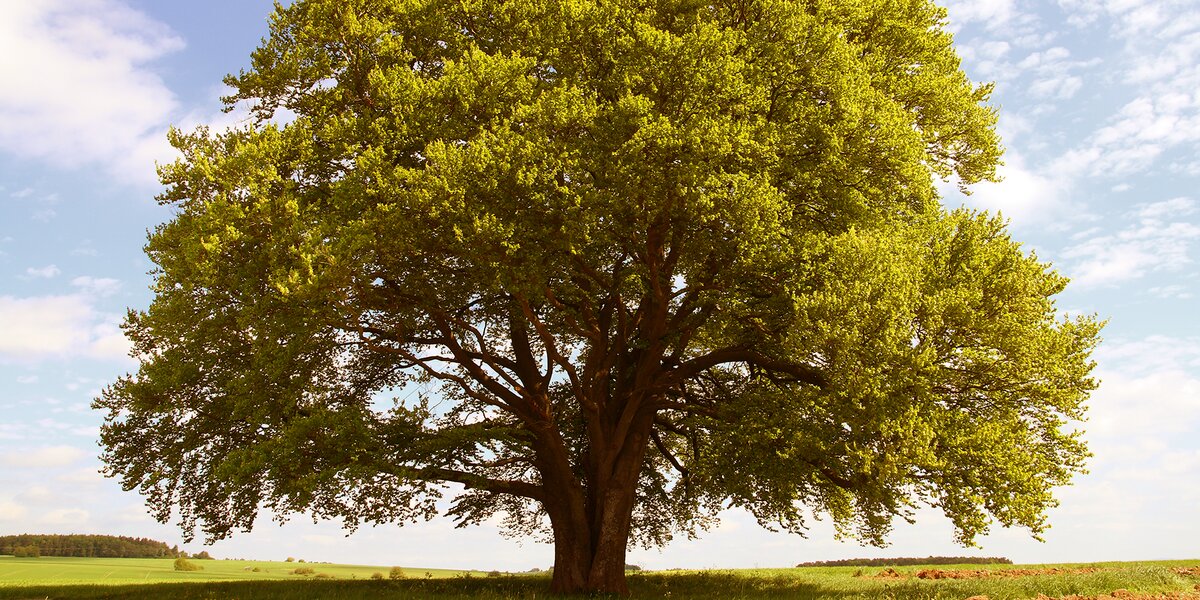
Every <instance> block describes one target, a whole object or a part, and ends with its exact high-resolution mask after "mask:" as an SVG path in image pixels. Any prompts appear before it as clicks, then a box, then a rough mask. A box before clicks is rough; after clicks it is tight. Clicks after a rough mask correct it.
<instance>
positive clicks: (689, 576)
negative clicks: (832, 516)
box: [0, 557, 1200, 600]
mask: <svg viewBox="0 0 1200 600" xmlns="http://www.w3.org/2000/svg"><path fill="white" fill-rule="evenodd" d="M195 562H197V563H198V564H201V565H202V566H203V567H204V570H203V571H195V572H179V571H175V570H174V569H173V567H172V561H171V560H170V559H98V558H94V559H87V558H47V557H43V558H30V559H26V558H13V557H0V599H9V598H11V599H16V598H20V599H34V598H38V599H41V598H128V599H150V598H170V599H171V600H191V599H201V598H205V599H207V598H213V599H215V598H236V599H245V600H252V599H271V600H300V599H307V598H346V599H358V598H362V599H364V600H365V599H367V598H397V599H399V598H405V599H416V598H436V599H444V600H457V599H463V600H466V599H472V600H493V599H496V600H498V599H501V598H521V599H530V600H532V599H536V598H546V597H547V588H548V584H549V582H548V580H547V578H546V576H545V575H541V576H534V575H507V574H505V575H501V576H499V577H496V576H495V574H492V575H493V576H491V577H489V576H487V575H488V574H487V573H485V572H480V571H473V572H470V573H467V572H462V571H446V570H438V569H409V568H406V569H405V574H406V576H407V577H406V579H404V580H400V581H390V580H384V581H377V580H372V579H371V576H372V574H373V573H382V574H383V575H384V576H387V574H388V572H389V570H390V567H379V566H362V565H329V564H319V563H283V562H266V561H234V560H230V561H225V560H216V561H195ZM298 567H310V568H312V569H313V570H314V575H293V574H291V571H292V570H294V569H296V568H298ZM255 568H257V569H258V571H254V569H255ZM629 585H630V588H631V590H632V592H633V597H634V598H670V599H671V600H680V599H691V598H694V599H702V598H703V599H708V598H712V599H717V598H721V599H725V598H729V599H745V600H755V599H759V598H763V599H766V598H771V599H783V598H789V599H791V598H795V599H799V600H809V599H811V600H816V599H829V600H853V599H874V598H886V599H892V600H908V599H921V600H926V599H928V600H933V599H939V600H940V599H947V600H949V599H954V600H966V599H968V598H976V599H977V600H978V598H979V597H981V596H986V597H987V598H988V599H989V600H1016V599H1024V598H1043V599H1045V598H1055V599H1058V598H1065V599H1068V600H1082V599H1084V598H1087V599H1093V598H1095V599H1107V598H1121V599H1145V600H1149V599H1156V600H1164V599H1173V600H1175V599H1177V600H1185V599H1186V600H1200V560H1191V561H1169V562H1142V563H1098V564H1087V565H1083V564H1079V565H988V566H980V565H958V566H953V565H951V566H938V567H899V568H895V569H889V568H878V567H865V568H857V567H825V568H821V567H817V568H803V569H754V570H737V571H665V572H657V573H642V574H631V575H630V577H629Z"/></svg>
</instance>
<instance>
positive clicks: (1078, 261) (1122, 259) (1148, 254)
mask: <svg viewBox="0 0 1200 600" xmlns="http://www.w3.org/2000/svg"><path fill="white" fill-rule="evenodd" d="M1194 206H1195V203H1194V202H1193V201H1192V200H1190V199H1187V198H1174V199H1171V200H1166V201H1163V202H1156V203H1153V204H1144V205H1141V206H1139V207H1138V208H1137V209H1136V210H1134V211H1132V212H1130V213H1128V214H1127V215H1126V217H1127V218H1129V219H1131V220H1132V221H1134V222H1133V223H1132V224H1130V225H1129V226H1127V227H1126V228H1125V229H1123V230H1121V231H1118V232H1116V233H1112V234H1103V235H1096V234H1093V233H1092V232H1090V231H1089V232H1084V235H1083V236H1082V238H1083V239H1082V241H1081V242H1079V243H1077V244H1075V245H1074V246H1071V247H1069V248H1067V249H1066V250H1064V251H1063V256H1064V257H1066V258H1067V259H1069V260H1071V261H1073V263H1074V264H1073V265H1072V266H1071V267H1069V268H1068V269H1066V272H1067V273H1068V274H1069V275H1070V276H1071V279H1072V281H1073V283H1074V284H1075V285H1076V286H1081V287H1086V286H1104V285H1114V284H1117V283H1120V282H1123V281H1128V280H1132V279H1138V278H1141V277H1143V276H1145V275H1146V274H1148V273H1150V272H1153V271H1178V270H1180V269H1182V268H1183V267H1185V266H1186V265H1188V264H1190V263H1191V262H1192V259H1191V256H1190V254H1191V248H1192V245H1193V244H1194V243H1195V241H1196V240H1197V239H1200V227H1198V226H1196V225H1194V224H1192V223H1189V222H1186V221H1183V220H1179V219H1180V217H1183V216H1186V215H1188V214H1191V213H1192V212H1193V211H1194V210H1195V208H1194Z"/></svg>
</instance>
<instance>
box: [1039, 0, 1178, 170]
mask: <svg viewBox="0 0 1200 600" xmlns="http://www.w3.org/2000/svg"><path fill="white" fill-rule="evenodd" d="M1059 3H1060V5H1062V6H1063V7H1064V9H1066V10H1067V11H1068V13H1069V14H1071V15H1072V17H1073V18H1072V22H1073V23H1074V24H1076V25H1079V26H1087V25H1090V24H1092V23H1095V22H1097V21H1099V20H1102V19H1103V20H1105V22H1107V23H1108V24H1109V25H1110V31H1111V35H1112V38H1110V43H1113V44H1115V45H1117V46H1118V47H1120V46H1121V45H1123V48H1121V49H1120V51H1119V52H1118V53H1116V54H1115V55H1114V58H1115V62H1114V64H1112V65H1107V67H1108V69H1107V70H1108V71H1109V72H1110V73H1111V74H1112V77H1113V78H1114V79H1117V80H1119V82H1120V83H1123V84H1124V87H1123V88H1117V89H1116V90H1114V91H1115V93H1117V94H1120V95H1119V96H1118V97H1121V96H1125V98H1127V99H1126V100H1125V103H1124V105H1123V106H1122V107H1121V108H1120V109H1119V110H1118V111H1117V112H1116V113H1115V114H1113V115H1112V117H1110V118H1109V119H1108V120H1107V123H1105V125H1104V126H1103V127H1101V128H1099V129H1098V130H1096V132H1095V133H1094V134H1093V135H1092V136H1090V137H1089V138H1087V139H1085V140H1084V142H1083V143H1082V144H1080V145H1078V146H1077V147H1076V148H1074V149H1073V150H1071V151H1070V152H1068V153H1066V154H1065V155H1064V156H1063V159H1062V160H1061V161H1059V167H1060V168H1061V169H1064V170H1067V171H1069V172H1072V173H1076V174H1078V175H1092V176H1104V175H1117V176H1120V175H1126V174H1130V173H1135V172H1140V171H1145V170H1147V169H1150V168H1151V167H1152V166H1153V165H1154V164H1155V163H1156V161H1158V160H1159V159H1160V157H1163V156H1164V155H1166V154H1167V153H1168V151H1170V150H1172V149H1175V148H1184V149H1189V150H1190V151H1191V152H1192V153H1193V154H1194V152H1195V151H1196V150H1197V149H1198V148H1200V94H1196V90H1197V89H1200V13H1197V11H1196V10H1195V3H1194V2H1193V1H1190V0H1157V1H1154V2H1151V1H1148V0H1109V1H1105V2H1092V1H1090V0H1060V1H1059ZM1129 92H1133V93H1129ZM1173 167H1174V165H1173ZM1179 170H1181V171H1184V172H1187V171H1188V168H1187V167H1186V166H1180V168H1179Z"/></svg>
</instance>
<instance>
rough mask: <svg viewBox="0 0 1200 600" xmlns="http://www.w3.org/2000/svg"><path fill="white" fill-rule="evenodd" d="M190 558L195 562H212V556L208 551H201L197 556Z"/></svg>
mask: <svg viewBox="0 0 1200 600" xmlns="http://www.w3.org/2000/svg"><path fill="white" fill-rule="evenodd" d="M192 558H195V559H197V560H212V559H213V557H212V555H210V554H209V553H208V550H203V551H201V552H200V553H199V554H197V555H195V556H193V557H192Z"/></svg>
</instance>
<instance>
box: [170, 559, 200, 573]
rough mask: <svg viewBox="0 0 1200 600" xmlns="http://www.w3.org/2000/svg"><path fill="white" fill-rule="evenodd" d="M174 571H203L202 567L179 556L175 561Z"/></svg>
mask: <svg viewBox="0 0 1200 600" xmlns="http://www.w3.org/2000/svg"><path fill="white" fill-rule="evenodd" d="M175 570H176V571H202V570H204V567H202V566H200V565H198V564H196V563H194V562H192V561H190V560H188V559H186V558H184V557H182V556H180V557H179V558H177V559H175Z"/></svg>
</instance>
